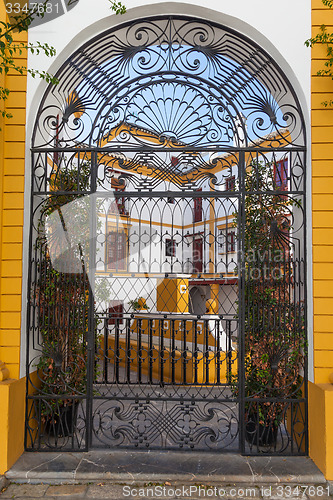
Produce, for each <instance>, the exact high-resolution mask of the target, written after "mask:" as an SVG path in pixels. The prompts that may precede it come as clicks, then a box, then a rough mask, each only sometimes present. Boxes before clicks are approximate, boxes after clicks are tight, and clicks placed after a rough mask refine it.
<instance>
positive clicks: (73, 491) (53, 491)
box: [46, 484, 87, 499]
mask: <svg viewBox="0 0 333 500" xmlns="http://www.w3.org/2000/svg"><path fill="white" fill-rule="evenodd" d="M86 491H87V485H86V484H62V485H53V486H49V487H48V489H47V491H46V498H47V497H48V496H50V497H64V498H70V499H72V498H83V497H84V495H85V493H86Z"/></svg>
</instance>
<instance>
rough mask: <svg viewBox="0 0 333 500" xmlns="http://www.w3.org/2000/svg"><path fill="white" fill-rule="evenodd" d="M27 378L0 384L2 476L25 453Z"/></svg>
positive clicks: (0, 464)
mask: <svg viewBox="0 0 333 500" xmlns="http://www.w3.org/2000/svg"><path fill="white" fill-rule="evenodd" d="M24 415H25V378H22V379H20V380H13V379H8V380H5V381H3V382H0V474H4V473H5V472H6V471H7V470H8V469H9V468H10V467H11V466H12V465H13V464H14V463H15V462H16V460H17V459H18V458H19V457H20V456H21V454H22V453H23V451H24Z"/></svg>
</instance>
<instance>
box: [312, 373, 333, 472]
mask: <svg viewBox="0 0 333 500" xmlns="http://www.w3.org/2000/svg"><path fill="white" fill-rule="evenodd" d="M309 437H310V441H309V442H310V457H311V458H312V460H313V461H314V463H315V464H316V465H317V467H319V469H320V470H321V471H322V473H323V474H324V476H325V478H326V479H327V480H328V481H332V480H333V385H331V384H313V383H311V382H309Z"/></svg>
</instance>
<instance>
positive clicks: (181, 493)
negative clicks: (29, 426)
mask: <svg viewBox="0 0 333 500" xmlns="http://www.w3.org/2000/svg"><path fill="white" fill-rule="evenodd" d="M331 493H332V496H330V488H329V486H328V485H323V484H321V485H296V484H277V483H276V484H272V485H269V484H264V485H250V484H249V485H246V484H241V483H239V484H225V485H223V484H222V485H214V484H211V485H209V484H205V485H198V484H180V483H179V484H177V483H173V484H171V483H169V482H166V483H161V484H149V483H148V484H132V485H128V484H127V485H119V484H112V483H98V484H67V485H48V484H36V485H35V484H10V485H9V486H8V487H7V488H5V489H4V490H3V491H2V493H0V499H1V500H5V499H16V500H20V499H31V500H32V499H35V500H38V499H39V498H47V499H49V500H51V499H53V500H59V499H61V498H67V499H70V500H72V499H73V500H75V499H81V498H83V499H101V500H102V499H110V500H111V499H112V500H114V499H116V500H121V499H124V500H125V499H130V500H132V499H138V498H145V499H146V498H152V499H155V498H156V499H157V498H158V499H160V500H166V499H175V498H177V499H184V500H185V499H192V500H197V499H200V500H201V499H203V498H210V499H214V498H225V499H243V498H244V499H245V498H253V499H270V500H280V499H285V498H286V499H287V498H288V499H292V498H300V499H303V500H311V499H322V500H325V499H332V498H333V491H331Z"/></svg>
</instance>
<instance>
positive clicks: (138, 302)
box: [128, 298, 149, 311]
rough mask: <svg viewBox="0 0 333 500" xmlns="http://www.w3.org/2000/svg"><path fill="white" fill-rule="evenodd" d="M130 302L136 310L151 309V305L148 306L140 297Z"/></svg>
mask: <svg viewBox="0 0 333 500" xmlns="http://www.w3.org/2000/svg"><path fill="white" fill-rule="evenodd" d="M128 303H129V305H130V307H131V308H132V309H133V310H134V311H141V310H142V309H144V310H146V311H148V310H149V307H148V306H147V304H146V303H145V302H143V301H142V300H140V299H139V298H138V299H135V300H130V301H129V302H128Z"/></svg>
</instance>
